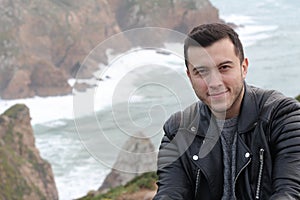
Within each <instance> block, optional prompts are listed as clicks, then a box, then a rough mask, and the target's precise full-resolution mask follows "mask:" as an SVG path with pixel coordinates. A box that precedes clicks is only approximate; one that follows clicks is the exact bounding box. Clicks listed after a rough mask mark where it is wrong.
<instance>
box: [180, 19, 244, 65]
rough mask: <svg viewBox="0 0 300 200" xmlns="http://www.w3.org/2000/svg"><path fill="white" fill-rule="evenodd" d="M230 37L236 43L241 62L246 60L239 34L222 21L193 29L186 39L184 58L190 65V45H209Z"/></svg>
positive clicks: (235, 47)
mask: <svg viewBox="0 0 300 200" xmlns="http://www.w3.org/2000/svg"><path fill="white" fill-rule="evenodd" d="M224 38H229V39H230V40H231V42H232V43H233V45H234V49H235V54H236V55H237V56H238V57H239V59H240V61H241V63H242V62H243V60H244V50H243V45H242V43H241V41H240V39H239V36H238V34H237V33H236V32H235V31H234V30H233V29H232V28H231V27H230V26H228V25H226V24H221V23H211V24H201V25H199V26H196V27H194V28H193V29H192V31H191V32H190V33H189V34H188V36H187V38H186V39H185V41H184V59H185V65H186V67H188V63H189V61H188V53H187V52H188V48H189V47H190V46H201V47H204V48H205V47H208V46H210V45H212V44H213V43H215V42H217V41H219V40H221V39H224Z"/></svg>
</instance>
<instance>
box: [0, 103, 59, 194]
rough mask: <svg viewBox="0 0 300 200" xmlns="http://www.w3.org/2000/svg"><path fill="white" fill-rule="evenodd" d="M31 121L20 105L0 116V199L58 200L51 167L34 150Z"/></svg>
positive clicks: (27, 112)
mask: <svg viewBox="0 0 300 200" xmlns="http://www.w3.org/2000/svg"><path fill="white" fill-rule="evenodd" d="M30 120H31V119H30V115H29V109H28V108H27V107H26V106H25V105H22V104H17V105H15V106H13V107H11V108H10V109H8V110H7V111H5V112H4V113H3V114H2V115H0V157H1V159H0V180H1V185H0V199H24V200H41V199H53V200H55V199H58V192H57V189H56V186H55V181H54V176H53V173H52V169H51V166H50V164H49V163H48V162H47V161H45V160H43V159H42V158H41V156H40V154H39V151H38V149H37V148H36V147H35V143H34V142H35V141H34V136H33V130H32V127H31V124H30Z"/></svg>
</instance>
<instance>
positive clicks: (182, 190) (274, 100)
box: [154, 84, 300, 200]
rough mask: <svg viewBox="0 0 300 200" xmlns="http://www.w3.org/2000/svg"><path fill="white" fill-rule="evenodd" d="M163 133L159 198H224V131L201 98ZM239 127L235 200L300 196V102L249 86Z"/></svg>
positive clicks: (214, 199) (165, 126)
mask: <svg viewBox="0 0 300 200" xmlns="http://www.w3.org/2000/svg"><path fill="white" fill-rule="evenodd" d="M164 131H165V135H164V137H163V139H162V143H161V146H160V151H159V156H158V171H157V173H158V175H159V180H158V182H157V185H158V191H157V194H156V196H155V197H154V200H162V199H184V200H193V199H197V200H198V199H199V200H220V199H221V198H222V193H223V159H222V149H221V148H222V147H221V142H220V140H219V133H220V131H219V129H218V128H217V125H216V123H215V120H214V118H211V112H210V110H209V109H208V107H207V106H206V105H204V104H203V103H201V102H197V103H195V104H193V105H192V106H190V107H188V108H187V109H186V110H185V111H183V112H178V113H175V114H174V115H172V116H171V117H170V118H169V120H168V121H167V122H166V123H165V125H164ZM237 131H238V136H237V153H236V154H237V155H236V174H235V180H234V183H235V185H234V187H235V197H232V199H237V200H244V199H247V200H253V199H264V200H266V199H272V200H274V199H278V200H283V199H284V200H285V199H297V200H298V199H300V104H299V103H298V102H297V101H296V100H294V99H292V98H287V97H284V96H283V95H282V94H280V93H278V92H275V91H266V90H262V89H258V88H255V87H251V86H248V85H246V84H245V95H244V98H243V102H242V107H241V111H240V115H239V118H238V127H237Z"/></svg>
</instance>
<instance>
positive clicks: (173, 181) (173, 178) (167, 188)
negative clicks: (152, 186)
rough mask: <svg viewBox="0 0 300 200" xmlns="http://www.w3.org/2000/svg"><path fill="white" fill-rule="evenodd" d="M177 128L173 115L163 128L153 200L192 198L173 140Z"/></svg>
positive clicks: (190, 188) (191, 188)
mask: <svg viewBox="0 0 300 200" xmlns="http://www.w3.org/2000/svg"><path fill="white" fill-rule="evenodd" d="M178 126H179V124H178V115H177V116H174V115H173V117H171V118H170V119H169V120H168V121H167V122H166V124H165V126H164V131H165V135H164V137H163V139H162V142H161V145H160V150H159V154H158V170H157V174H158V178H159V179H158V182H157V185H158V191H157V194H156V196H155V197H154V199H153V200H167V199H172V200H173V199H176V200H186V199H189V200H192V199H193V198H194V197H193V192H192V191H193V187H192V184H191V182H190V180H189V178H188V175H187V172H186V170H185V168H186V163H185V164H183V163H182V162H183V160H182V158H181V157H180V153H179V150H178V146H177V145H176V142H174V141H175V140H173V139H174V135H173V134H174V133H175V132H177V130H178Z"/></svg>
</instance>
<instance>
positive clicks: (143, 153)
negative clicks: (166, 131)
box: [98, 133, 157, 193]
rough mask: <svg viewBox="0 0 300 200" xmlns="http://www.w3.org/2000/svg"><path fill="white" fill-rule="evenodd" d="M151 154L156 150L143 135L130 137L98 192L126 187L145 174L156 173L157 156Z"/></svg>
mask: <svg viewBox="0 0 300 200" xmlns="http://www.w3.org/2000/svg"><path fill="white" fill-rule="evenodd" d="M151 152H155V149H154V146H153V144H152V142H151V140H150V139H149V138H145V136H144V135H142V134H141V133H140V134H138V135H135V136H134V137H133V136H132V137H130V138H129V140H128V141H126V142H125V144H124V146H123V147H122V151H120V153H119V155H118V157H117V160H116V162H115V164H114V166H113V167H112V170H111V172H110V173H109V174H108V175H107V177H106V178H105V180H104V181H103V183H102V185H101V187H100V188H99V190H98V192H100V193H103V192H107V191H108V190H109V189H112V188H115V187H117V186H121V185H125V184H126V183H128V182H129V181H131V180H132V179H133V178H135V177H136V176H139V175H141V174H142V173H144V172H148V171H154V170H155V169H156V157H157V155H156V154H155V153H153V154H151Z"/></svg>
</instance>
